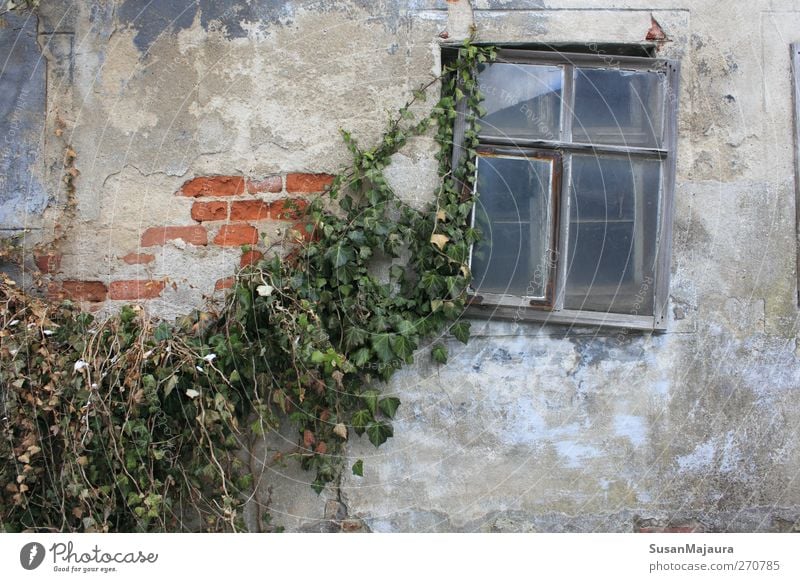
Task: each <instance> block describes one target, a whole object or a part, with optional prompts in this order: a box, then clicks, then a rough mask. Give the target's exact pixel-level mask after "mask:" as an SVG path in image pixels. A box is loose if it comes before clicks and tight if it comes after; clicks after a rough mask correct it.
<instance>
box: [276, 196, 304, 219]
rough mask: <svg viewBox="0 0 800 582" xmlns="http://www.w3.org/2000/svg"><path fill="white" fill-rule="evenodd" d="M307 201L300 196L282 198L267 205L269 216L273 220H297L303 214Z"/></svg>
mask: <svg viewBox="0 0 800 582" xmlns="http://www.w3.org/2000/svg"><path fill="white" fill-rule="evenodd" d="M306 208H308V201H306V200H303V199H302V198H283V199H281V200H277V201H275V202H273V203H272V204H270V205H269V217H270V218H272V219H273V220H297V219H299V218H301V217H302V216H303V214H305V209H306Z"/></svg>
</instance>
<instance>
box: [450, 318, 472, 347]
mask: <svg viewBox="0 0 800 582" xmlns="http://www.w3.org/2000/svg"><path fill="white" fill-rule="evenodd" d="M469 328H470V323H469V322H468V321H463V320H462V321H458V322H456V323H454V324H453V326H452V327H451V328H450V333H452V334H453V336H454V337H455V338H456V339H457V340H458V341H460V342H461V343H462V344H465V343H467V342H468V341H469Z"/></svg>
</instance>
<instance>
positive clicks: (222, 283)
mask: <svg viewBox="0 0 800 582" xmlns="http://www.w3.org/2000/svg"><path fill="white" fill-rule="evenodd" d="M234 283H236V277H225V278H224V279H217V282H216V283H214V290H215V291H222V290H223V289H230V288H231V287H233V285H234Z"/></svg>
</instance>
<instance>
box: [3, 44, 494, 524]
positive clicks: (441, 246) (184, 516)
mask: <svg viewBox="0 0 800 582" xmlns="http://www.w3.org/2000/svg"><path fill="white" fill-rule="evenodd" d="M493 58H494V50H493V49H492V48H487V47H478V46H475V45H473V44H470V43H469V42H467V43H465V44H464V46H463V47H462V48H460V49H459V54H458V58H457V59H456V60H454V62H452V63H451V64H448V65H446V66H445V67H444V71H443V74H442V76H441V77H439V78H437V79H434V80H433V81H431V82H430V83H428V84H427V85H426V86H423V87H421V88H420V89H419V90H417V91H415V92H414V93H413V95H412V96H411V98H410V99H409V100H408V102H407V103H406V105H405V106H404V107H402V108H401V109H400V110H399V111H398V112H397V114H396V115H393V116H391V118H390V119H389V122H388V126H387V128H386V130H385V132H384V134H383V135H382V137H381V139H380V141H379V143H377V144H375V145H373V146H371V147H366V146H364V145H363V144H361V143H358V142H357V140H356V139H355V138H354V137H353V136H352V135H351V134H350V133H348V132H346V131H342V137H343V139H344V144H345V146H346V147H347V148H348V150H349V151H350V153H351V155H352V163H351V164H350V165H349V166H348V167H347V168H346V169H345V170H344V171H342V172H341V173H340V174H339V175H338V176H337V177H336V178H335V179H334V181H333V184H332V186H331V187H330V189H329V190H328V191H327V193H326V195H325V196H322V197H320V198H318V199H316V200H315V201H314V202H313V203H312V204H311V205H310V206H309V208H308V211H307V214H306V215H305V218H304V219H303V220H302V221H301V226H299V227H297V230H296V231H295V235H296V236H295V238H296V240H295V241H294V245H293V250H292V251H291V252H290V253H289V254H288V255H287V256H284V257H279V256H274V257H271V258H265V259H263V260H262V261H260V262H259V263H257V264H256V265H254V266H252V267H249V268H247V269H245V270H243V271H241V272H240V273H239V274H238V275H237V279H236V284H235V286H234V288H233V289H232V291H231V293H230V294H229V295H228V297H227V299H226V302H225V305H224V306H223V307H222V308H221V309H219V310H218V311H217V312H215V313H212V312H204V311H196V312H194V313H192V314H190V315H187V316H185V317H183V318H181V319H179V320H178V321H177V322H176V324H174V325H168V324H167V323H165V322H162V323H157V322H151V321H150V320H148V319H147V318H146V317H144V316H143V312H142V311H141V310H139V309H138V308H132V307H126V308H124V309H123V310H122V311H121V312H120V313H119V314H118V315H116V316H114V317H111V318H109V319H106V320H104V321H102V322H99V321H95V320H94V319H93V318H92V316H91V315H89V314H87V313H82V312H80V311H79V310H78V309H77V308H76V307H75V306H74V305H72V304H70V303H69V302H65V303H62V304H60V305H54V304H48V303H45V302H42V301H39V300H37V299H34V298H31V297H29V296H27V295H25V294H24V293H22V292H21V291H19V290H18V289H16V287H15V286H14V285H13V282H12V281H10V280H8V279H7V278H6V279H5V280H4V281H3V283H2V285H0V318H2V319H0V324H2V327H0V386H1V387H0V395H1V396H2V402H1V403H0V418H2V422H1V423H0V431H2V435H0V488H1V490H0V527H1V528H2V529H5V530H8V531H20V530H27V531H35V530H44V531H181V530H197V529H205V530H209V531H227V530H238V529H241V528H242V512H241V504H242V503H243V498H244V497H245V496H246V494H247V492H248V491H250V490H251V489H252V487H253V486H254V484H253V475H254V474H255V473H257V470H256V469H255V468H253V467H250V466H249V464H248V462H247V461H245V460H243V456H242V455H241V451H242V450H243V449H246V448H247V446H248V444H249V443H248V439H249V438H251V436H253V437H258V436H259V435H262V434H265V433H266V432H268V431H274V430H279V429H280V427H281V426H282V424H283V422H284V421H290V422H291V425H292V426H293V427H295V429H296V431H297V447H296V448H295V449H294V450H292V451H289V452H287V453H286V454H285V455H283V456H282V458H287V457H293V458H297V459H298V460H299V461H300V463H301V464H302V466H303V467H305V468H306V469H309V470H311V471H313V475H314V479H313V487H314V488H315V489H316V490H317V491H321V490H322V489H323V488H324V487H325V486H326V484H327V483H328V482H330V481H332V480H334V479H335V478H336V477H337V475H339V473H340V471H341V464H342V458H343V452H344V446H345V444H346V443H347V441H348V440H350V439H353V438H358V437H366V438H367V439H369V441H370V442H371V443H372V444H373V445H375V446H380V445H382V444H383V443H384V442H386V440H387V439H389V438H390V437H392V436H393V434H394V428H393V425H392V420H393V419H394V418H395V416H396V415H397V413H398V409H399V408H400V407H401V403H400V400H399V399H398V398H396V397H395V396H393V395H386V394H383V393H382V392H381V391H380V390H378V387H379V386H380V383H381V381H385V380H388V379H389V378H390V377H391V376H392V374H394V373H395V372H396V371H397V370H398V369H399V368H401V367H402V366H403V365H404V364H408V363H411V362H413V361H414V359H415V357H418V356H419V355H420V354H421V353H423V349H424V350H426V351H425V352H424V353H429V356H426V357H430V358H432V360H433V361H434V362H436V363H439V364H443V363H445V362H446V361H447V357H448V352H447V346H446V344H445V343H444V342H443V341H435V340H434V341H433V342H431V338H435V337H442V334H443V333H449V334H452V336H454V337H455V338H456V339H457V340H459V341H462V342H464V343H466V342H467V340H468V339H469V332H470V330H469V322H468V321H465V320H463V319H461V315H462V314H463V312H464V308H465V304H466V299H467V297H466V291H467V287H468V285H469V282H470V272H469V267H468V255H469V248H470V245H471V244H472V243H474V242H475V241H476V240H478V238H479V236H480V235H479V232H477V231H476V230H475V229H473V228H471V227H470V224H469V216H470V213H471V211H472V206H473V199H472V188H471V187H470V186H471V183H472V180H473V176H474V167H475V166H474V158H475V149H474V148H475V147H476V145H477V129H478V128H477V125H476V123H475V120H476V119H477V118H478V117H480V116H481V114H482V113H483V112H482V111H481V106H480V100H481V96H480V93H479V91H478V85H477V81H476V69H477V67H478V65H479V64H480V63H482V62H486V61H488V60H491V59H493ZM439 85H441V88H442V92H441V97H440V98H439V99H438V101H437V102H436V104H435V105H434V106H433V107H431V108H430V109H429V113H428V114H425V115H420V114H418V113H416V112H418V111H420V110H421V109H424V106H421V102H422V101H423V100H425V99H426V98H427V97H428V96H429V94H430V93H431V92H432V91H433V90H435V89H436V88H437V87H438V86H439ZM457 115H466V116H467V119H468V121H470V123H469V127H468V130H467V132H466V135H465V139H464V149H463V152H462V153H461V155H459V156H457V160H458V161H457V162H456V164H455V166H454V165H453V158H454V157H453V147H452V142H453V125H454V124H453V121H454V120H455V118H456V116H457ZM428 133H432V134H433V135H434V137H435V139H436V141H437V143H438V146H439V153H438V160H439V175H440V182H439V187H438V192H436V193H435V194H436V195H435V197H434V201H433V202H432V203H431V205H430V206H429V207H428V208H426V209H425V210H423V211H420V210H417V209H415V208H413V207H411V206H409V205H407V204H406V203H404V202H403V201H402V200H401V199H400V198H399V197H398V196H397V195H396V194H395V192H394V191H393V190H392V188H391V187H390V185H389V182H388V181H387V179H386V175H385V170H386V168H387V167H388V166H389V164H390V163H391V159H392V156H393V154H395V153H396V152H398V151H399V150H400V149H401V148H403V147H404V146H406V145H407V144H408V142H409V139H410V138H412V137H414V136H420V135H423V134H428ZM381 265H385V266H388V267H389V268H388V274H387V275H386V276H381V275H380V273H381V272H382V270H381V269H380V268H378V267H379V266H381ZM352 472H353V473H354V474H356V475H363V463H362V462H361V461H358V462H356V464H355V465H354V466H353V467H352ZM258 527H259V528H261V529H274V526H272V524H270V523H269V522H268V516H264V519H263V520H262V521H260V522H259V524H258Z"/></svg>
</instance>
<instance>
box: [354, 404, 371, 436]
mask: <svg viewBox="0 0 800 582" xmlns="http://www.w3.org/2000/svg"><path fill="white" fill-rule="evenodd" d="M372 418H373V417H372V413H371V412H370V411H369V410H367V409H365V408H362V409H361V410H356V411H355V412H354V413H353V419H352V422H353V430H354V431H356V434H357V435H358V436H361V435H362V434H364V430H365V429H366V428H367V425H369V423H370V422H372Z"/></svg>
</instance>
